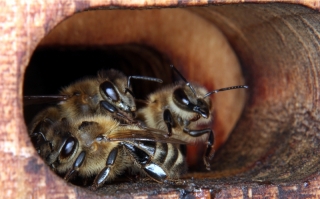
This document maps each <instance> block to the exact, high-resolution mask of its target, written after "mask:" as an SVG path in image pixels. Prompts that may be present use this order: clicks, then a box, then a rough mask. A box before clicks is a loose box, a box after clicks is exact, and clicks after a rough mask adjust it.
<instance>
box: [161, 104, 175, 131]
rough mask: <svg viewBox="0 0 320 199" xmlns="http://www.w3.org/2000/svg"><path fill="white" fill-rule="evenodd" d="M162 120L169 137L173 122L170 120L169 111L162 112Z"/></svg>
mask: <svg viewBox="0 0 320 199" xmlns="http://www.w3.org/2000/svg"><path fill="white" fill-rule="evenodd" d="M163 120H164V122H165V123H166V125H167V128H168V136H169V137H170V136H171V135H172V126H173V120H172V114H171V112H170V110H169V109H166V110H164V112H163Z"/></svg>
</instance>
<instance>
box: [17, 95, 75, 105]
mask: <svg viewBox="0 0 320 199" xmlns="http://www.w3.org/2000/svg"><path fill="white" fill-rule="evenodd" d="M68 98H69V97H68V96H67V95H31V96H23V104H24V105H25V106H27V105H32V104H45V103H58V102H61V101H66V100H67V99H68Z"/></svg>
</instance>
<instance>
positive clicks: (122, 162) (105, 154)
mask: <svg viewBox="0 0 320 199" xmlns="http://www.w3.org/2000/svg"><path fill="white" fill-rule="evenodd" d="M59 113H60V110H59V109H58V108H57V107H49V108H47V109H45V110H44V111H42V112H40V113H39V114H38V115H37V116H36V117H35V118H34V120H33V122H32V123H31V125H30V128H29V134H30V137H31V138H32V140H33V143H34V145H35V147H36V149H37V150H38V153H39V155H40V156H41V157H42V158H43V159H44V161H45V162H46V164H47V165H49V166H50V167H51V168H52V169H53V170H54V171H55V172H56V173H57V174H59V175H62V176H64V179H65V180H67V181H69V180H71V179H72V178H74V177H76V176H77V177H80V178H83V179H86V178H90V177H94V180H93V183H92V186H91V188H92V189H93V190H95V189H97V188H99V187H101V186H102V185H103V184H104V183H105V182H107V181H108V182H109V181H112V180H113V179H115V178H116V177H117V176H119V175H120V174H121V173H123V172H124V171H131V173H132V174H139V175H142V176H148V177H149V178H150V179H152V180H154V181H157V182H163V181H164V180H174V179H178V178H179V177H180V176H181V175H182V174H183V173H184V172H185V171H186V161H185V157H184V156H183V154H182V153H181V151H180V149H179V146H180V144H185V143H183V142H181V141H180V140H176V139H174V138H167V137H166V136H165V135H164V133H163V132H162V131H160V130H159V131H157V130H150V129H148V128H141V127H139V126H137V125H134V124H120V122H118V121H116V120H115V119H113V118H112V117H111V116H109V115H102V114H95V115H92V116H81V117H75V118H61V115H60V114H59Z"/></svg>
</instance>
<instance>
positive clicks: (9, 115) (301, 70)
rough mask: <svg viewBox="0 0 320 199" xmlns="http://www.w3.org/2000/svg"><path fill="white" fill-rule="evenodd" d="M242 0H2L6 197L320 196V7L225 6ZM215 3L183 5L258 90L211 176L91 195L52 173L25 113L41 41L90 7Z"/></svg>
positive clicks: (0, 145)
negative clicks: (216, 35) (29, 70)
mask: <svg viewBox="0 0 320 199" xmlns="http://www.w3.org/2000/svg"><path fill="white" fill-rule="evenodd" d="M238 2H239V1H236V0H234V1H210V2H208V1H140V0H137V1H98V0H96V1H95V0H91V1H77V0H74V1H61V0H52V1H9V0H2V1H0V5H1V8H0V11H1V12H0V24H1V25H0V27H1V29H0V41H1V46H0V63H1V64H0V75H1V78H0V91H1V92H0V99H1V100H0V114H1V117H0V135H1V136H0V157H1V158H0V168H1V172H0V179H1V181H0V187H1V195H0V198H44V197H47V198H128V197H132V198H165V197H166V198H179V197H185V198H193V197H199V198H262V197H269V198H278V197H286V198H287V197H291V198H298V197H303V198H312V197H314V198H315V197H319V195H320V188H319V187H320V176H319V174H318V172H319V167H318V163H319V162H320V160H319V158H318V157H317V156H318V155H317V154H318V152H319V149H320V148H319V146H320V144H319V140H318V139H319V126H318V124H317V121H318V119H319V113H318V108H319V100H318V99H319V93H318V90H319V77H318V74H319V57H320V56H319V52H318V51H319V30H320V28H319V25H318V24H319V20H320V19H319V14H318V11H317V10H319V8H320V3H319V2H318V1H283V2H286V3H289V4H275V3H276V2H281V1H255V2H260V3H263V4H242V3H241V4H239V5H237V4H233V5H231V6H228V5H225V4H232V3H238ZM242 2H243V1H242ZM248 2H253V1H248ZM268 2H271V3H272V4H265V3H268ZM215 3H219V6H213V7H189V8H187V9H188V10H189V11H190V12H192V13H194V14H197V15H199V16H201V17H203V18H204V19H206V20H208V21H209V22H210V23H214V24H216V25H217V27H218V28H220V29H221V30H222V32H223V33H224V34H225V35H226V37H227V38H228V40H229V42H230V44H231V46H232V47H233V48H234V50H235V52H236V54H237V55H238V57H239V59H240V62H241V65H242V67H243V70H244V71H246V73H245V74H244V76H245V79H246V81H247V83H248V84H249V86H250V87H252V90H251V91H250V94H249V95H248V101H247V105H246V107H245V109H244V113H243V115H242V117H241V119H240V121H239V123H238V125H237V130H235V131H234V132H233V133H232V135H231V137H230V139H229V140H228V141H227V143H226V145H225V147H224V148H223V150H221V151H220V152H219V153H218V154H217V158H216V160H215V162H214V164H213V170H214V172H211V173H197V174H191V176H193V177H194V179H186V182H185V184H184V185H183V186H170V185H158V184H156V183H152V182H146V183H143V182H138V183H135V184H133V185H132V184H130V183H124V184H120V185H112V186H110V187H107V188H105V189H102V190H100V191H98V192H94V193H93V192H90V191H88V190H85V189H82V188H79V187H75V186H72V185H67V184H66V183H65V182H64V181H63V180H61V179H60V178H58V177H57V176H55V175H54V174H52V173H51V171H50V170H49V169H48V168H47V167H46V166H45V165H44V164H43V162H42V160H41V159H40V158H39V157H38V156H37V155H36V153H35V151H34V149H33V147H32V145H31V143H30V141H29V138H28V135H27V133H26V127H25V124H24V120H23V113H22V110H23V104H22V92H23V90H22V87H23V86H22V85H23V80H24V79H23V78H24V76H23V75H24V71H25V69H26V66H27V65H28V62H29V60H30V57H31V55H32V53H33V51H34V49H35V48H36V46H37V45H38V43H39V42H40V41H41V39H42V38H43V37H44V36H45V35H47V34H48V33H49V32H50V31H51V30H52V29H53V28H54V27H55V26H56V25H57V24H58V23H59V22H61V21H62V20H64V19H66V18H68V17H70V16H71V15H73V14H74V13H76V12H80V11H84V10H88V9H110V8H112V9H115V8H149V7H177V6H206V5H209V4H215ZM222 4H223V5H222ZM119 17H120V16H119ZM204 78H208V77H204ZM239 140H240V141H241V142H239Z"/></svg>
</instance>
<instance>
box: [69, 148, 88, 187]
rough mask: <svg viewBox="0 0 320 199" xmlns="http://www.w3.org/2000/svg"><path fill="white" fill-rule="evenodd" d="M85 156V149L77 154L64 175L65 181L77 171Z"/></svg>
mask: <svg viewBox="0 0 320 199" xmlns="http://www.w3.org/2000/svg"><path fill="white" fill-rule="evenodd" d="M85 157H86V152H85V151H82V152H81V153H80V154H79V155H78V157H77V159H76V161H75V162H74V163H73V166H72V169H70V170H69V171H68V173H67V174H66V175H65V176H64V179H65V180H66V181H69V180H70V179H71V178H72V177H73V176H74V175H75V174H76V173H77V172H78V171H79V168H80V167H81V165H82V164H83V162H84V159H85Z"/></svg>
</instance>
